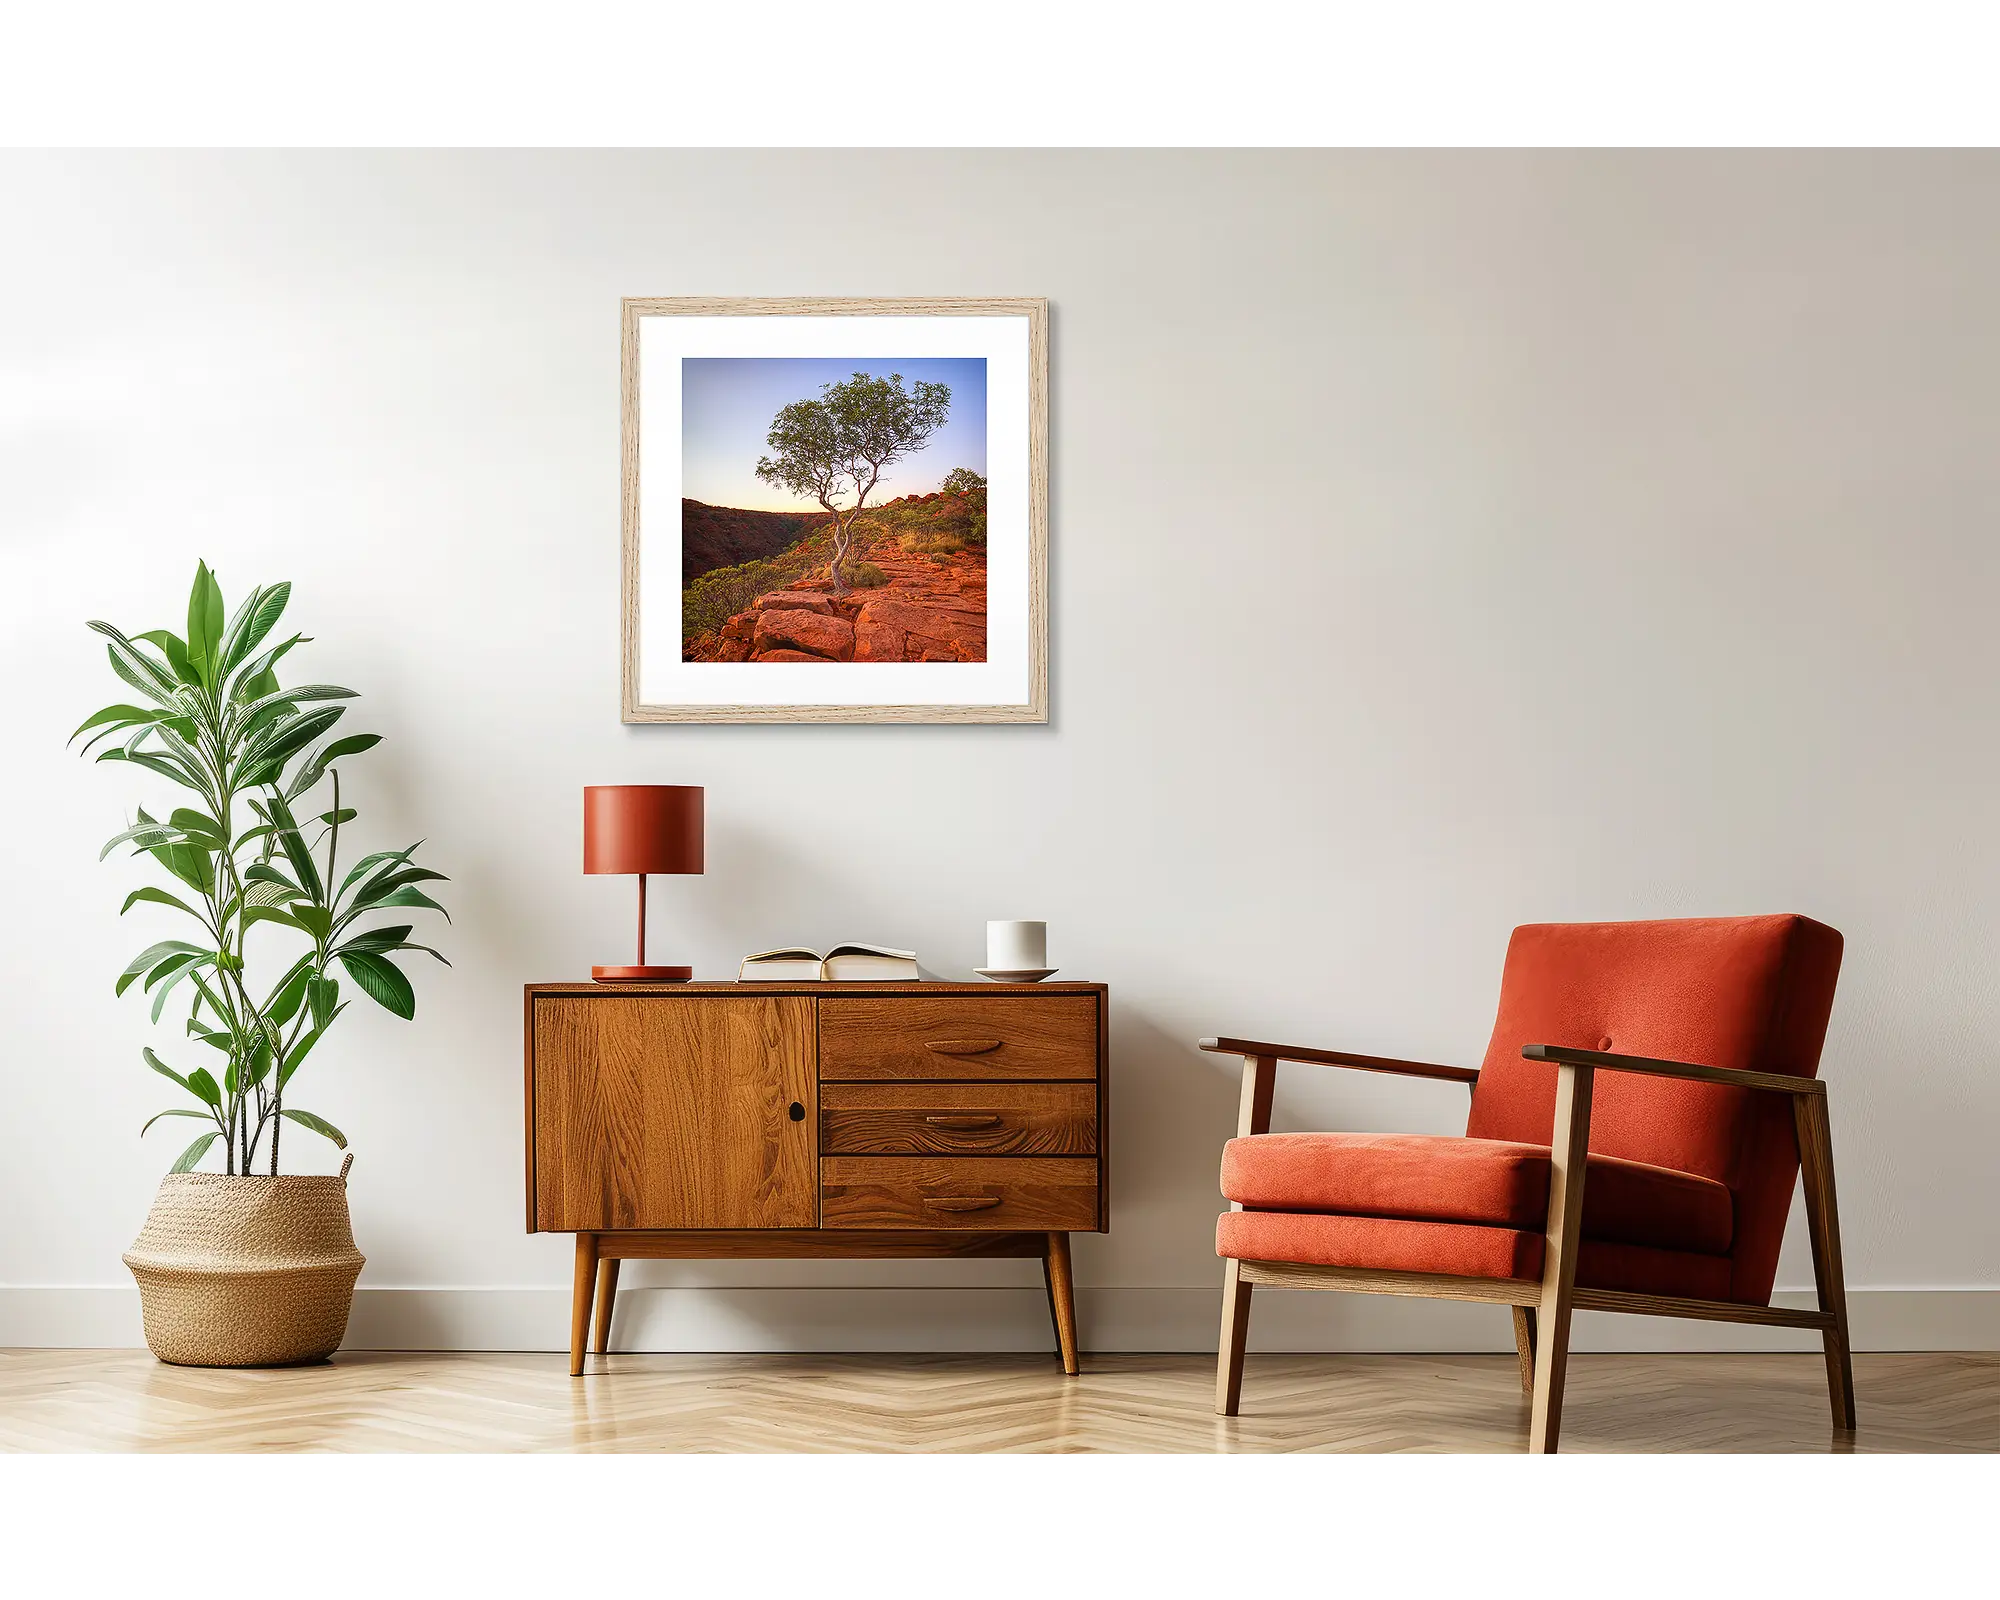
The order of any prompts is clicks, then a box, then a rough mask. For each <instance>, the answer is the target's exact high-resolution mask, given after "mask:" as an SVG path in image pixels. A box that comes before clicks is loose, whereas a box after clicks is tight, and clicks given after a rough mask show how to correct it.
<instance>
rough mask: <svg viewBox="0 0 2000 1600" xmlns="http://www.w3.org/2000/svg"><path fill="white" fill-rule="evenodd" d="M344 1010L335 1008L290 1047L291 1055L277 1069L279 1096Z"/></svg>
mask: <svg viewBox="0 0 2000 1600" xmlns="http://www.w3.org/2000/svg"><path fill="white" fill-rule="evenodd" d="M346 1009H347V1007H346V1006H345V1005H338V1006H335V1007H334V1008H333V1010H332V1011H331V1012H330V1013H329V1014H328V1015H327V1019H326V1021H325V1022H323V1023H321V1024H320V1025H319V1026H318V1027H317V1028H314V1029H313V1030H312V1032H310V1033H308V1034H307V1035H306V1036H305V1037H304V1038H303V1039H301V1040H299V1042H298V1043H297V1044H295V1045H293V1046H292V1051H291V1054H290V1055H289V1056H287V1057H286V1058H285V1064H284V1065H283V1066H282V1067H280V1068H279V1069H278V1093H279V1094H283V1093H284V1092H285V1085H286V1084H288V1083H290V1082H291V1081H292V1074H293V1073H295V1072H297V1071H298V1070H299V1068H300V1067H301V1066H302V1065H303V1064H304V1062H305V1059H306V1056H307V1054H308V1052H310V1051H311V1049H312V1047H313V1046H314V1045H316V1044H318V1043H319V1041H320V1037H321V1035H323V1034H324V1033H325V1032H326V1030H327V1029H328V1028H330V1027H331V1026H332V1025H333V1019H334V1018H335V1017H337V1016H339V1015H340V1014H341V1012H343V1011H345V1010H346Z"/></svg>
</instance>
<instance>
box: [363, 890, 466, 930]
mask: <svg viewBox="0 0 2000 1600" xmlns="http://www.w3.org/2000/svg"><path fill="white" fill-rule="evenodd" d="M404 906H422V907H423V908H424V909H425V910H426V911H435V912H437V914H438V915H439V916H441V917H443V918H444V920H445V921H446V922H449V921H451V913H450V912H449V911H447V910H445V908H444V907H443V906H441V905H439V904H438V903H437V902H436V901H435V900H433V899H432V898H431V897H430V896H429V895H427V894H425V893H424V892H423V890H421V889H413V888H411V887H410V886H409V885H407V884H405V885H404V886H403V887H402V888H400V889H396V890H392V891H391V892H390V893H388V894H385V895H383V896H382V898H381V899H379V900H375V901H371V902H370V903H369V906H368V909H369V910H370V911H387V910H389V909H391V908H392V907H404Z"/></svg>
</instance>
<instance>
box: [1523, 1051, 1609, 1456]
mask: <svg viewBox="0 0 2000 1600" xmlns="http://www.w3.org/2000/svg"><path fill="white" fill-rule="evenodd" d="M1592 1078H1593V1069H1592V1068H1590V1067H1577V1066H1571V1065H1570V1064H1569V1063H1567V1062H1564V1063H1562V1064H1561V1065H1559V1066H1558V1067H1557V1068H1556V1118H1555V1137H1554V1138H1553V1139H1552V1140H1551V1142H1550V1147H1549V1168H1550V1171H1549V1220H1548V1231H1547V1233H1546V1234H1545V1235H1544V1240H1543V1246H1542V1303H1541V1306H1540V1307H1539V1309H1538V1313H1537V1316H1536V1318H1535V1334H1536V1342H1537V1343H1538V1344H1539V1345H1540V1347H1541V1348H1540V1349H1539V1350H1538V1351H1537V1352H1536V1355H1535V1391H1534V1407H1533V1412H1532V1414H1531V1416H1530V1419H1529V1423H1528V1450H1529V1452H1530V1453H1531V1454H1534V1455H1554V1454H1555V1450H1556V1440H1557V1438H1558V1436H1559V1435H1560V1434H1561V1433H1562V1403H1563V1382H1564V1379H1565V1378H1566V1377H1567V1376H1568V1373H1569V1318H1570V1309H1571V1300H1572V1297H1573V1296H1574V1295H1575V1293H1576V1254H1577V1246H1578V1245H1579V1243H1580V1242H1581V1241H1582V1238H1583V1178H1584V1167H1585V1162H1586V1161H1587V1160H1588V1158H1589V1151H1590V1098H1591V1086H1592Z"/></svg>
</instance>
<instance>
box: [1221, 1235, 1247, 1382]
mask: <svg viewBox="0 0 2000 1600" xmlns="http://www.w3.org/2000/svg"><path fill="white" fill-rule="evenodd" d="M1251 1287H1252V1286H1251V1285H1250V1284H1247V1283H1245V1282H1244V1281H1243V1270H1242V1266H1241V1264H1240V1263H1239V1262H1238V1261H1237V1260H1236V1259H1235V1258H1234V1257H1233V1256H1232V1257H1231V1258H1230V1259H1229V1260H1228V1261H1227V1262H1226V1263H1225V1264H1224V1266H1223V1268H1222V1337H1221V1339H1220V1340H1219V1341H1218V1342H1217V1344H1216V1347H1215V1414H1216V1415H1217V1416H1218V1417H1233V1416H1235V1415H1236V1408H1237V1407H1238V1406H1239V1405H1240V1404H1241V1403H1242V1400H1243V1347H1244V1345H1245V1344H1246V1343H1247V1342H1248V1340H1249V1337H1250V1290H1251Z"/></svg>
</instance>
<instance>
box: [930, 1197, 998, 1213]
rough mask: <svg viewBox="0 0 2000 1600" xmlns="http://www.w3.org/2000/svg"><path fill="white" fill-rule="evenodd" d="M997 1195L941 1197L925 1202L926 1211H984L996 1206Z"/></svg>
mask: <svg viewBox="0 0 2000 1600" xmlns="http://www.w3.org/2000/svg"><path fill="white" fill-rule="evenodd" d="M999 1203H1000V1197H999V1196H998V1195H997V1194H957V1195H941V1196H939V1197H938V1198H937V1199H935V1200H926V1201H925V1202H924V1208H925V1209H926V1210H927V1211H984V1210H985V1209H986V1208H987V1207H988V1206H997V1205H998V1204H999Z"/></svg>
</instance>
